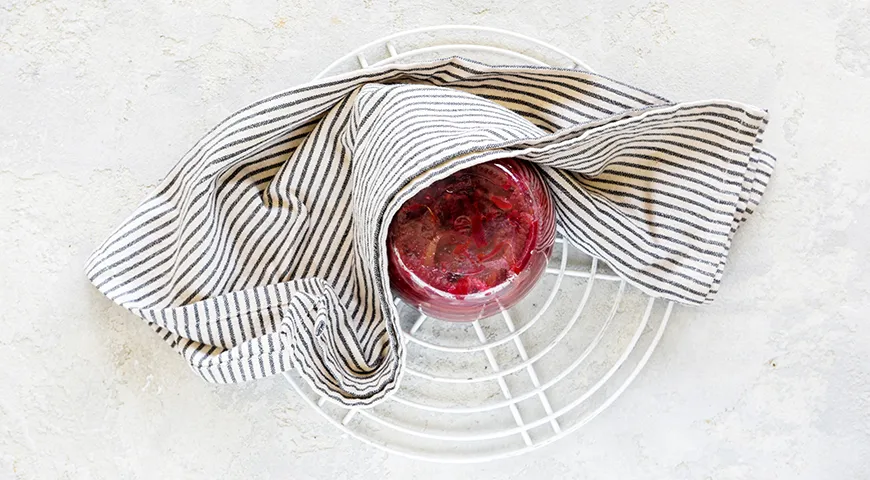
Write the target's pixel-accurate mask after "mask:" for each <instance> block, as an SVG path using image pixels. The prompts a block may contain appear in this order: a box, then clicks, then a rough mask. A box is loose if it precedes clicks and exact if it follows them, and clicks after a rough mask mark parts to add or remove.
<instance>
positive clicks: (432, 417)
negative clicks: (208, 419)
mask: <svg viewBox="0 0 870 480" xmlns="http://www.w3.org/2000/svg"><path fill="white" fill-rule="evenodd" d="M439 32H444V33H449V32H472V33H486V34H488V35H497V36H499V38H501V39H510V40H511V41H517V40H520V41H523V42H526V43H527V44H529V45H531V46H532V47H535V48H538V49H544V50H546V51H549V52H551V53H555V54H556V55H559V56H561V57H562V58H564V59H565V60H567V61H568V62H570V63H572V65H574V66H575V67H577V68H581V69H585V70H591V69H590V68H589V67H588V66H587V65H585V64H583V63H582V62H580V61H579V60H577V59H576V58H574V57H573V56H571V55H569V54H567V53H565V52H564V51H562V50H560V49H558V48H556V47H553V46H550V45H548V44H546V43H544V42H541V41H539V40H535V39H532V38H530V37H526V36H523V35H519V34H515V33H512V32H507V31H504V30H498V29H493V28H485V27H472V26H449V25H447V26H439V27H430V28H423V29H416V30H410V31H407V32H401V33H397V34H394V35H390V36H388V37H384V38H382V39H380V40H376V41H374V42H371V43H368V44H366V45H363V46H362V47H360V48H358V49H357V50H355V51H353V52H350V53H348V54H347V55H345V56H344V57H342V58H340V59H338V60H336V61H335V62H333V63H332V64H331V65H330V66H329V67H327V68H326V69H325V70H324V71H323V72H321V74H320V75H318V76H317V77H316V78H320V77H322V76H324V75H326V74H329V73H334V72H335V71H336V70H337V69H338V68H339V66H340V65H342V64H345V63H347V62H348V61H349V60H350V59H354V58H355V59H356V60H357V62H358V63H359V65H360V66H361V67H363V68H365V67H367V66H376V65H382V64H385V63H389V62H398V61H402V60H407V59H412V58H415V57H420V56H421V55H426V54H430V53H437V54H439V55H442V56H447V55H448V54H450V53H451V52H456V53H461V54H462V55H463V56H466V57H470V58H473V57H474V54H478V53H486V54H490V55H496V54H497V55H499V56H501V57H502V58H506V59H508V60H513V61H520V62H522V63H526V64H535V65H546V63H545V62H544V61H543V60H541V59H538V58H535V57H532V56H529V55H527V54H525V53H521V52H517V51H513V50H508V49H506V48H501V47H499V46H496V45H482V44H463V43H447V42H445V43H442V44H438V45H426V46H422V47H420V48H414V49H411V50H408V51H404V52H399V51H398V50H397V48H396V42H397V41H398V40H400V39H402V40H408V39H411V40H414V39H415V37H416V36H417V35H422V34H433V33H439ZM375 47H378V48H376V50H378V51H383V52H386V53H387V54H388V56H387V57H386V58H383V59H378V60H375V61H369V59H368V58H367V57H366V52H369V51H370V50H372V49H373V48H375ZM557 242H558V243H559V245H561V247H560V251H559V253H557V254H556V255H558V267H548V268H547V269H546V274H547V275H550V276H555V279H554V283H553V286H552V288H551V289H550V291H549V293H548V294H547V297H546V300H545V301H544V302H543V304H542V305H541V307H540V308H539V309H538V310H537V311H536V312H535V313H534V314H532V315H531V317H530V318H529V319H528V321H522V318H519V317H516V316H515V313H512V312H511V311H509V310H503V311H502V314H501V316H499V317H494V318H491V319H486V320H480V321H476V322H473V324H472V329H473V330H474V337H472V338H470V339H468V341H464V342H462V344H457V343H456V342H457V339H454V338H450V339H445V338H439V341H440V342H441V343H434V342H433V341H431V340H423V339H422V338H420V336H419V334H420V331H421V330H422V329H424V328H426V327H427V326H431V325H436V322H439V321H438V320H430V319H429V318H428V317H426V316H425V315H422V314H419V313H414V312H412V311H410V310H408V312H410V314H411V315H413V317H411V318H408V320H411V319H412V318H413V322H402V323H403V325H408V324H410V327H408V328H407V330H403V338H402V341H403V342H404V343H405V344H406V345H407V346H409V348H411V347H413V348H415V349H420V351H425V352H427V355H430V356H432V355H434V356H437V358H438V359H439V360H443V361H446V362H448V364H450V363H449V362H451V361H453V362H456V361H457V360H456V359H457V358H460V357H462V358H467V357H469V356H470V357H475V356H479V355H481V353H482V355H483V357H484V359H485V360H486V364H485V365H486V367H487V368H486V369H485V370H483V369H481V370H478V371H474V372H465V371H463V372H459V373H461V374H462V375H460V374H456V375H450V376H448V375H444V374H442V373H433V372H430V371H426V368H427V367H429V366H430V365H428V364H424V365H422V366H421V365H413V366H412V365H406V366H405V373H406V374H407V376H406V377H405V382H409V381H411V380H412V379H413V381H414V382H417V383H424V384H428V385H430V386H436V387H437V386H439V385H440V386H441V387H440V388H442V389H443V388H451V387H450V386H451V385H454V386H456V387H460V386H462V385H468V386H471V385H481V386H487V385H493V384H494V385H495V386H497V388H498V391H499V392H500V394H501V396H502V399H501V400H498V401H491V400H489V399H488V398H486V397H481V398H476V399H475V398H471V399H469V398H466V400H471V401H472V404H446V405H445V404H439V401H438V400H437V399H435V398H431V396H426V395H424V394H420V393H419V392H417V393H414V392H413V391H412V392H410V393H409V392H408V391H407V389H406V388H402V387H400V388H399V390H398V391H397V392H395V394H394V395H393V396H391V397H390V398H389V399H387V400H386V401H385V402H384V403H382V404H380V405H379V406H377V407H375V408H372V409H359V408H350V409H348V408H346V407H343V406H340V405H338V404H337V403H333V402H332V400H331V399H327V398H326V397H324V396H318V395H317V394H316V393H315V392H314V391H313V390H312V389H311V387H310V386H308V385H307V384H306V382H304V381H303V380H302V378H301V377H300V376H299V375H298V374H297V373H295V372H292V371H291V372H286V373H285V376H286V378H287V379H288V381H289V382H290V383H291V385H292V386H293V388H294V389H295V390H296V391H297V392H298V393H299V394H300V395H301V396H302V398H303V399H304V400H305V401H306V402H307V403H308V404H309V405H311V406H312V408H314V409H316V410H317V411H319V412H320V413H321V414H322V415H323V416H324V418H326V419H327V421H329V422H330V423H332V424H334V425H336V426H337V427H338V428H340V429H342V430H344V431H345V432H347V433H349V434H350V435H353V436H354V437H356V438H357V439H359V440H360V441H363V442H365V443H367V444H370V445H374V446H376V447H378V448H382V449H384V450H387V451H390V452H393V453H398V454H401V455H405V456H408V457H412V458H417V459H422V460H430V461H439V462H451V463H467V462H477V461H486V460H493V459H498V458H505V457H508V456H512V455H518V454H521V453H524V452H528V451H530V450H532V449H534V448H539V447H541V446H544V445H547V444H549V443H551V442H554V441H556V440H558V439H559V438H562V437H564V436H565V435H568V434H570V433H571V432H573V431H575V430H577V429H578V428H580V427H581V426H583V425H585V424H586V423H588V422H589V421H590V420H592V419H593V418H595V417H596V416H597V415H598V414H600V413H601V412H602V411H604V409H606V408H607V407H608V406H609V405H610V404H612V403H613V402H614V401H615V400H616V398H617V397H618V396H619V395H620V394H621V393H622V392H623V391H624V390H625V389H626V388H627V387H628V385H629V384H630V383H631V381H632V380H634V378H635V377H636V376H637V375H638V373H639V372H640V370H641V369H642V368H643V367H644V365H645V364H646V362H647V361H648V360H649V358H650V356H651V355H652V352H653V350H654V349H655V346H656V345H657V344H658V342H659V340H660V339H661V336H662V334H663V333H664V329H665V327H666V325H667V322H668V318H669V317H670V315H671V312H672V310H673V303H672V302H663V301H659V302H658V303H659V304H664V308H663V309H664V312H663V313H662V314H661V315H660V316H658V315H653V312H654V310H655V306H656V303H657V302H656V300H655V299H654V298H650V297H645V298H646V300H645V301H646V306H645V308H644V310H643V313H642V315H641V316H640V318H639V320H638V319H636V317H632V315H630V313H631V312H629V311H627V308H624V307H623V304H624V299H625V298H626V296H631V297H632V298H633V299H635V298H640V297H641V296H642V294H640V293H639V292H638V291H636V290H634V289H632V288H631V287H629V286H628V285H627V284H626V283H625V282H624V281H622V280H621V279H620V278H619V277H617V276H616V275H612V274H608V273H602V272H600V268H599V267H600V265H604V263H603V262H600V261H598V260H596V259H591V261H590V265H589V268H588V269H581V268H576V267H574V266H571V267H570V268H569V263H568V258H569V251H570V249H571V248H572V247H571V246H570V245H569V244H568V242H566V241H564V239H561V238H559V239H557ZM566 278H572V279H575V280H576V281H580V282H584V281H585V282H586V283H585V287H584V288H583V293H582V295H581V296H580V297H579V300H577V303H576V306H575V307H574V309H573V313H572V314H571V317H570V318H569V319H568V321H567V322H566V323H565V325H564V326H563V327H562V328H561V329H556V328H553V329H551V333H555V334H554V335H553V337H552V338H551V339H550V340H549V342H548V343H547V344H546V345H544V346H543V347H540V348H538V349H537V350H530V349H529V348H528V345H527V344H526V340H527V339H529V338H532V337H531V335H532V333H531V330H530V329H532V327H533V326H535V325H541V323H540V322H541V320H543V319H549V318H552V317H551V315H552V313H553V310H554V306H555V305H556V298H557V296H558V294H559V293H560V292H563V291H564V290H565V288H568V287H566V284H565V279H566ZM614 281H616V282H619V283H618V286H617V287H616V288H617V289H616V292H615V293H613V296H612V298H611V300H610V302H609V303H610V309H609V312H608V313H607V314H606V315H605V316H604V318H603V322H601V325H600V326H599V327H598V328H597V329H595V330H594V335H593V336H592V338H591V339H589V340H588V342H587V343H586V344H585V345H583V346H582V351H580V352H579V353H578V354H573V353H572V354H571V355H570V356H565V354H564V353H563V354H561V356H559V355H557V354H556V353H555V352H556V350H557V347H560V346H565V342H566V338H567V337H568V335H570V334H572V333H573V332H576V331H577V329H578V328H579V326H580V325H583V326H585V327H588V326H589V325H590V324H589V322H588V321H586V322H583V321H581V318H585V317H584V313H585V314H587V316H588V315H589V314H588V311H589V310H588V306H589V304H590V301H591V299H592V298H593V296H594V292H596V291H600V290H601V289H602V288H605V287H601V288H599V289H598V290H596V288H595V287H596V285H604V286H606V285H612V284H613V283H612V282H614ZM602 295H603V294H598V295H597V296H596V298H598V299H601V298H606V297H603V296H602ZM406 310H407V309H406ZM623 310H626V311H623ZM548 313H549V314H551V315H547V314H548ZM517 321H519V322H520V323H517ZM484 322H487V325H491V324H492V325H495V323H493V322H499V323H501V324H502V325H503V327H504V329H505V330H506V331H507V333H506V334H502V335H500V336H497V337H495V338H488V337H487V334H486V332H485V330H484V328H483V323H484ZM632 322H634V323H632ZM628 326H631V327H633V328H632V329H631V330H627V331H630V332H631V336H630V337H629V338H627V340H623V338H622V336H621V333H620V332H621V331H622V330H626V327H628ZM557 330H558V331H557ZM540 335H541V334H538V336H539V337H540ZM547 338H549V337H547ZM511 343H512V344H513V348H514V349H515V350H516V352H517V356H518V358H519V361H511V360H510V359H508V361H507V362H504V361H501V362H500V360H499V357H498V356H497V354H496V352H497V350H498V349H504V348H507V346H508V345H509V344H511ZM613 343H617V344H619V345H620V348H619V349H618V350H614V346H613V345H612V344H613ZM605 344H606V345H607V346H606V347H604V345H605ZM639 344H643V345H642V346H641V347H638V345H639ZM574 347H575V348H573V349H569V352H576V351H579V350H580V347H581V345H576V346H574ZM599 347H601V348H599ZM530 351H531V352H532V353H531V354H530ZM601 351H613V352H616V351H619V352H620V354H619V356H618V358H616V359H615V360H613V361H609V363H607V364H606V367H607V368H606V371H605V372H604V373H603V374H601V375H599V376H597V377H595V378H594V383H592V384H591V385H589V386H588V387H586V388H585V390H583V391H576V392H573V393H572V395H571V396H570V397H567V398H566V394H565V392H562V391H559V390H558V389H559V388H560V387H561V386H563V385H573V384H572V383H571V382H572V381H574V382H576V381H577V378H585V377H586V376H587V375H588V374H589V373H590V372H591V371H592V370H593V369H592V368H590V364H589V362H588V361H587V360H589V359H590V357H591V356H592V355H593V354H594V353H596V352H601ZM638 355H640V358H635V357H637V356H638ZM478 358H479V357H478ZM553 358H555V359H556V360H557V361H558V363H560V364H561V365H563V367H562V368H561V369H559V370H558V371H556V372H548V371H547V370H541V368H540V366H541V365H542V362H544V361H545V360H547V359H553ZM451 365H452V364H451ZM582 365H585V367H584V368H580V367H581V366H582ZM487 370H488V371H487ZM523 372H524V375H525V376H526V377H527V378H528V381H529V382H530V383H531V388H520V389H517V387H516V386H515V385H514V386H512V385H511V384H510V382H509V381H508V380H513V379H515V378H517V376H518V375H521V374H523ZM578 372H579V373H578ZM451 373H453V372H451ZM415 395H416V396H415ZM527 401H535V402H536V403H537V404H538V405H539V407H540V409H541V410H536V409H532V408H526V407H527V406H528V405H526V402H527ZM441 402H443V401H441ZM541 411H542V412H543V413H540V412H541ZM399 412H403V413H407V412H417V413H414V414H413V415H412V416H411V420H410V421H409V420H408V417H407V415H406V416H404V417H403V416H402V415H399ZM505 414H507V416H505ZM424 417H425V422H422V421H416V420H420V419H422V418H424ZM457 418H470V419H471V420H473V423H474V424H475V425H477V426H476V428H474V429H473V430H469V428H467V427H463V428H456V427H455V425H454V422H453V420H455V419H457ZM543 426H547V427H546V430H543V431H542V430H541V429H540V428H538V427H543ZM512 439H516V440H517V441H513V440H512Z"/></svg>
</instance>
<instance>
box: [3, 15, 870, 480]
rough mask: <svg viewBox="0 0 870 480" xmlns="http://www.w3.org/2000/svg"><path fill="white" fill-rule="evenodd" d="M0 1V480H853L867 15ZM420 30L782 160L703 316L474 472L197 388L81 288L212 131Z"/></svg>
mask: <svg viewBox="0 0 870 480" xmlns="http://www.w3.org/2000/svg"><path fill="white" fill-rule="evenodd" d="M0 3H2V4H0V192H2V194H0V255H2V256H0V328H2V329H0V479H6V478H12V479H43V478H106V479H115V478H142V479H150V478H208V477H213V476H218V475H225V476H227V478H267V477H275V478H298V479H302V478H328V479H343V478H367V477H379V478H401V479H405V478H414V479H417V478H419V479H424V478H482V479H490V478H491V479H521V478H613V479H616V478H657V479H662V478H664V479H716V480H719V479H742V478H751V479H775V478H782V479H829V478H830V479H838V480H848V479H864V478H868V477H870V313H868V309H870V290H868V288H870V275H868V273H866V271H865V268H866V264H867V262H868V260H870V215H868V213H867V210H868V208H870V204H868V201H870V158H868V155H870V134H868V125H870V3H868V1H867V0H824V1H809V0H802V1H794V0H777V1H771V2H753V1H748V0H741V1H724V2H716V3H713V2H707V3H708V5H707V6H705V7H701V6H699V5H698V3H700V2H690V1H673V2H652V3H647V2H641V1H633V0H607V1H605V0H595V1H590V2H575V1H572V0H550V1H540V0H538V1H535V0H531V1H530V0H511V1H496V0H475V1H469V2H466V1H459V0H451V1H445V2H423V1H420V0H414V1H403V0H389V1H387V0H363V1H362V2H339V1H326V0H320V1H317V2H305V1H296V2H287V3H280V2H276V1H265V2H257V5H256V6H253V5H245V4H243V3H242V2H241V1H233V0H213V1H206V2H193V1H174V2H158V1H154V0H146V1H140V2H133V1H112V2H105V1H97V0H69V1H62V0H43V1H37V0H33V1H23V0H3V1H2V2H0ZM252 3H253V2H252ZM436 3H438V5H436ZM440 23H474V24H485V25H491V26H496V27H502V28H508V29H513V30H516V31H519V32H522V33H527V34H531V35H534V36H538V37H540V38H542V39H544V40H547V41H550V42H552V43H554V44H556V45H559V46H561V47H564V48H566V49H567V50H569V51H571V52H574V53H576V54H578V55H580V56H581V57H582V58H584V59H585V60H587V61H588V63H589V64H591V65H593V66H594V67H595V68H596V69H598V70H599V71H601V72H603V73H605V74H608V75H610V76H614V77H618V78H620V79H624V80H627V81H630V82H633V83H636V84H638V85H641V86H645V87H647V88H649V89H651V90H654V91H657V92H659V93H662V94H665V95H668V96H670V97H672V98H675V99H685V100H689V99H702V98H710V97H727V98H733V99H737V100H742V101H746V102H751V103H754V104H757V105H759V106H764V107H767V108H769V109H770V111H771V115H772V121H771V124H770V127H769V129H768V134H767V138H766V141H767V146H768V147H769V148H770V149H771V150H772V151H773V152H775V153H776V154H778V156H779V159H780V164H779V170H778V171H777V174H776V176H775V178H774V181H773V184H772V186H771V188H770V189H769V191H768V194H767V196H766V199H765V202H764V204H763V205H762V208H761V210H760V211H759V212H758V214H757V215H756V216H755V217H754V218H752V219H751V221H750V222H749V223H748V224H747V225H746V227H745V228H744V230H743V231H741V233H740V235H739V238H738V240H737V243H736V246H735V251H734V253H733V257H732V262H731V264H730V266H729V270H728V273H727V276H726V279H725V283H724V287H723V289H722V292H721V296H720V298H719V300H718V302H717V303H715V304H713V305H711V306H709V307H705V308H697V309H687V308H684V309H680V310H678V311H676V312H675V314H674V317H673V319H672V323H671V324H670V325H669V328H668V331H667V332H666V334H665V337H664V339H663V341H662V344H661V345H660V347H659V349H658V351H657V352H656V354H655V355H654V356H653V357H652V359H651V361H650V363H649V365H648V366H647V368H646V370H645V372H644V373H643V374H642V375H641V376H640V377H639V378H638V380H637V381H636V382H635V384H634V385H633V386H632V387H631V388H630V389H629V390H628V391H627V392H626V393H625V394H624V395H623V397H621V398H620V399H619V400H618V401H617V402H616V403H615V404H614V405H613V406H612V407H611V408H610V409H609V410H608V411H607V412H605V413H604V414H603V415H602V416H601V417H599V418H598V419H596V420H595V421H593V422H592V423H591V424H589V425H588V426H587V427H585V428H584V429H583V430H581V431H580V432H579V433H578V434H576V435H573V436H572V437H570V438H568V439H565V440H563V441H561V442H559V443H557V444H555V445H552V446H549V447H546V448H544V449H542V450H539V451H537V452H535V453H532V454H529V455H527V456H524V457H520V458H516V459H511V460H506V461H502V462H498V463H492V464H484V465H477V466H439V465H431V464H425V463H420V462H415V461H411V460H406V459H403V458H400V457H393V456H389V455H387V454H385V453H382V452H380V451H378V450H375V449H373V448H370V447H366V446H363V445H360V444H359V443H357V442H355V441H353V440H351V439H348V438H342V437H341V436H340V435H339V434H338V432H337V431H336V430H334V429H333V428H332V427H331V426H329V425H327V424H326V423H325V421H324V420H322V419H321V418H320V417H318V416H317V415H316V414H315V413H314V412H313V411H312V410H310V409H308V408H307V407H306V406H305V405H303V403H302V401H301V400H300V399H298V398H295V397H294V394H293V393H292V392H291V391H290V390H289V388H288V387H287V385H286V383H285V382H284V380H283V379H281V378H274V379H269V380H265V381H261V382H258V383H255V384H248V385H244V386H223V387H212V386H209V385H206V384H204V383H202V382H201V381H199V380H197V379H196V378H194V376H193V375H192V374H191V373H189V372H188V371H187V369H186V367H185V366H184V365H183V363H182V362H181V361H180V360H179V359H178V358H176V357H175V354H174V353H172V352H171V351H170V350H169V349H168V348H166V347H165V346H164V345H163V344H161V343H160V341H159V340H158V339H156V338H155V337H154V336H153V335H152V334H151V332H150V330H148V328H147V327H146V326H145V325H144V324H142V323H141V322H140V321H138V320H137V319H135V318H134V317H132V316H131V315H129V314H127V313H125V312H124V311H123V310H122V309H120V308H119V307H116V306H114V305H112V304H111V303H110V302H109V301H108V300H106V299H105V298H103V297H102V296H101V295H100V294H98V293H97V292H96V291H95V290H94V289H93V288H92V287H91V286H90V285H89V284H88V283H87V281H86V280H85V278H84V276H83V274H82V263H83V262H84V259H85V258H86V256H87V255H88V254H89V253H90V251H91V249H92V248H93V247H94V246H95V245H96V244H97V243H98V242H99V241H101V240H102V239H103V238H104V237H105V236H106V235H107V234H108V233H109V232H110V230H111V229H112V228H113V227H114V226H115V225H117V224H118V223H119V222H120V221H121V220H122V218H123V217H124V216H125V215H127V213H129V212H130V211H131V210H132V209H133V208H134V206H135V204H136V203H137V201H138V199H140V198H141V197H142V196H143V195H144V194H145V192H146V191H148V190H149V189H150V188H151V187H153V186H154V184H155V183H156V182H157V181H158V180H159V179H160V178H161V176H162V175H163V174H164V173H165V172H166V171H168V169H169V168H170V166H171V165H172V164H173V163H174V162H175V161H176V159H177V158H179V157H180V156H181V155H182V154H183V153H184V151H185V150H186V149H187V148H188V147H189V146H190V145H192V144H193V142H194V141H195V140H196V139H197V138H198V137H199V136H200V135H201V134H203V133H204V132H205V131H206V130H207V129H208V128H209V127H210V126H212V125H213V124H215V123H216V122H218V121H219V120H220V119H221V118H222V117H223V116H224V115H225V114H227V113H229V112H230V111H231V110H233V109H235V108H237V107H240V106H242V105H245V104H246V103H248V102H250V101H253V100H255V99H257V98H259V97H261V96H263V95H266V94H268V93H270V92H273V91H275V90H278V89H281V88H285V87H287V86H291V85H293V84H296V83H300V82H302V81H304V80H306V79H308V78H310V77H311V76H312V75H313V74H315V73H316V72H317V71H319V70H320V69H321V68H322V67H324V66H325V65H327V64H328V63H329V62H330V61H331V60H332V59H334V58H336V57H338V56H339V55H340V54H342V53H343V52H345V51H347V50H349V49H351V48H352V47H354V46H355V45H357V44H359V43H361V42H364V41H368V40H371V39H374V38H377V37H379V36H381V35H383V34H386V33H389V32H392V31H398V30H402V29H406V28H411V27H416V26H423V25H433V24H440ZM206 427H207V428H210V429H211V432H212V433H209V434H207V435H204V436H203V435H202V432H203V431H204V430H203V429H204V428H206Z"/></svg>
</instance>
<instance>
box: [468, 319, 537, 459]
mask: <svg viewBox="0 0 870 480" xmlns="http://www.w3.org/2000/svg"><path fill="white" fill-rule="evenodd" d="M472 325H473V326H474V331H475V333H477V338H478V339H479V340H480V343H486V335H484V334H483V329H482V328H480V322H478V321H477V320H475V321H474V323H473V324H472ZM483 353H484V354H485V355H486V359H487V360H489V365H490V366H491V367H492V369H493V370H494V371H496V372H498V371H500V369H499V367H498V362H496V361H495V355H493V354H492V350H491V349H490V348H485V349H483ZM497 380H498V386H499V387H501V393H502V395H504V397H505V398H506V399H508V400H510V399H511V398H513V396H512V395H511V391H510V389H509V388H508V386H507V383H506V382H505V381H504V378H503V377H498V378H497ZM509 407H510V411H511V414H512V415H513V416H514V421H516V422H517V426H518V427H520V428H522V427H525V425H526V424H525V422H523V416H522V415H520V410H519V409H518V408H517V405H516V404H515V403H511V404H510V405H509ZM520 434H521V435H522V436H523V441H525V442H526V445H528V446H532V437H530V436H529V432H528V431H527V430H526V429H523V430H521V431H520Z"/></svg>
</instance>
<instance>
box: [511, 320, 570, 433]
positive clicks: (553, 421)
mask: <svg viewBox="0 0 870 480" xmlns="http://www.w3.org/2000/svg"><path fill="white" fill-rule="evenodd" d="M501 312H502V316H503V317H504V323H505V325H507V328H508V330H510V332H511V333H514V331H515V330H516V327H515V326H514V321H513V319H512V318H511V315H510V313H508V311H507V310H502V311H501ZM514 344H515V345H516V346H517V350H518V351H519V352H520V358H522V360H523V362H527V361H528V360H529V354H528V353H526V346H525V345H524V344H523V340H522V339H521V338H520V335H517V336H516V337H514ZM526 371H527V372H529V378H531V379H532V385H534V386H535V390H538V399H539V400H540V401H541V405H543V406H544V411H545V412H547V417H549V418H550V426H551V427H553V431H554V432H556V433H559V432H561V431H562V427H560V426H559V421H558V420H557V419H556V417H555V416H554V415H553V407H551V406H550V399H549V398H547V394H546V393H545V392H544V390H542V389H541V382H540V380H538V372H537V371H536V370H535V366H534V365H533V364H531V363H529V364H528V365H527V366H526Z"/></svg>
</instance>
